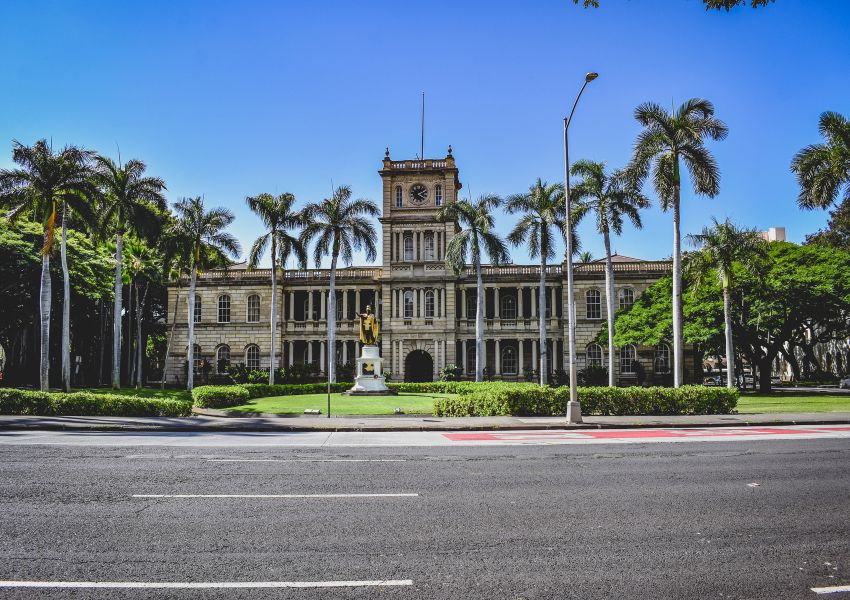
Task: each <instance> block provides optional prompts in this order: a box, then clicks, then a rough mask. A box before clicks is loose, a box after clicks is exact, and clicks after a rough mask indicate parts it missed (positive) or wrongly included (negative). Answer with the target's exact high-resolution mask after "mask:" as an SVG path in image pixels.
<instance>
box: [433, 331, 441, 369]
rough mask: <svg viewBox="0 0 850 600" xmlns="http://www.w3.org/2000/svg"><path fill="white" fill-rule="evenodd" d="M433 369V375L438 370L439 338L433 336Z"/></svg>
mask: <svg viewBox="0 0 850 600" xmlns="http://www.w3.org/2000/svg"><path fill="white" fill-rule="evenodd" d="M434 371H435V373H434V374H435V375H436V374H437V373H439V372H440V340H438V339H437V338H434Z"/></svg>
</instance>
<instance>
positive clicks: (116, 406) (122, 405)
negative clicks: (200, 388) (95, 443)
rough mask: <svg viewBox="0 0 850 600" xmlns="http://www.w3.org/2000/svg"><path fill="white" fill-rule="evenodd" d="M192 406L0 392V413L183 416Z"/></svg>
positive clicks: (107, 397)
mask: <svg viewBox="0 0 850 600" xmlns="http://www.w3.org/2000/svg"><path fill="white" fill-rule="evenodd" d="M191 408H192V406H191V404H190V403H189V402H184V401H181V400H163V399H160V398H141V397H139V396H124V395H117V394H93V393H91V392H73V393H70V394H66V393H63V392H53V393H52V392H36V391H30V390H18V389H13V388H2V389H0V414H4V415H40V416H62V415H73V416H98V417H183V416H188V415H189V414H191Z"/></svg>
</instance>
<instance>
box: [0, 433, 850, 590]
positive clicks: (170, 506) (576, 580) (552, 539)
mask: <svg viewBox="0 0 850 600" xmlns="http://www.w3.org/2000/svg"><path fill="white" fill-rule="evenodd" d="M120 435H121V434H109V438H110V439H113V440H114V439H115V438H116V436H120ZM198 435H199V436H203V435H205V434H198ZM269 435H274V434H269ZM202 439H203V438H202ZM848 466H850V440H848V439H846V438H845V439H790V440H788V439H780V440H761V441H749V440H746V441H726V440H723V441H714V442H690V443H632V444H619V445H615V444H603V443H600V444H587V445H531V446H481V447H475V446H461V447H447V446H433V447H314V448H308V447H291V448H288V447H241V448H240V447H221V446H217V447H212V446H211V447H203V446H199V447H169V446H168V444H167V443H165V442H163V444H162V445H159V446H156V445H147V446H138V447H122V446H114V445H113V446H97V445H65V444H57V445H49V446H48V445H37V444H29V445H20V444H15V443H11V444H6V445H0V580H25V581H50V582H59V584H61V583H62V582H68V581H86V582H90V581H101V582H102V581H109V582H135V583H139V582H153V583H156V582H176V583H181V582H182V583H185V582H195V583H198V582H242V583H243V584H252V583H253V582H300V583H303V582H313V583H316V582H318V583H321V582H339V581H346V582H351V581H356V582H361V583H368V582H375V581H388V580H389V582H390V583H391V585H388V586H385V587H374V586H367V587H337V588H309V589H298V588H295V589H293V588H275V589H264V588H260V589H251V588H247V589H241V588H237V589H219V588H211V589H164V590H163V589H121V590H115V589H90V588H85V589H65V588H60V589H30V588H0V598H96V599H99V598H115V597H122V598H129V599H133V598H210V599H212V598H216V599H218V598H228V599H230V598H275V599H279V598H370V599H371V598H377V599H383V598H487V599H490V598H509V599H518V598H525V599H532V598H582V599H590V598H677V599H678V598H694V599H696V598H699V599H703V598H769V599H776V598H817V597H827V598H839V599H840V598H844V597H847V598H850V593H840V592H839V593H835V594H834V595H829V596H818V595H816V594H815V593H814V592H812V591H811V588H813V587H823V586H841V585H848V584H850V519H849V518H848V517H850V472H848ZM752 484H758V485H752ZM175 494H180V495H222V494H229V495H242V496H247V495H262V494H264V495H274V496H280V495H287V494H289V495H309V496H310V497H300V498H293V497H266V498H248V497H224V498H222V497H216V498H209V497H185V498H173V497H134V496H136V495H141V496H150V495H175ZM329 494H330V495H335V496H334V497H327V496H324V497H321V496H320V495H329ZM357 494H404V495H398V496H379V497H375V496H370V497H365V496H345V495H357ZM408 583H409V585H408Z"/></svg>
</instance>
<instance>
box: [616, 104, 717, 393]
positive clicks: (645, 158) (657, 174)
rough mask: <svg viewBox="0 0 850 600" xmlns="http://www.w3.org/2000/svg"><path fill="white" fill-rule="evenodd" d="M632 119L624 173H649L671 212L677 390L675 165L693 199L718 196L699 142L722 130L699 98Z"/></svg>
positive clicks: (713, 165) (645, 109)
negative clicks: (633, 133)
mask: <svg viewBox="0 0 850 600" xmlns="http://www.w3.org/2000/svg"><path fill="white" fill-rule="evenodd" d="M635 119H637V121H638V123H640V124H641V125H642V126H643V131H642V132H641V133H640V134H639V135H638V137H637V140H636V141H635V149H634V156H633V158H632V162H631V164H630V165H629V168H628V170H629V173H630V175H631V176H632V177H634V178H636V179H637V180H638V181H642V180H643V179H645V178H646V177H647V176H649V175H650V173H651V174H652V184H653V188H654V189H655V193H656V194H658V197H659V199H660V200H661V208H662V209H664V210H671V209H672V211H673V362H674V368H673V385H674V386H675V387H679V386H680V385H682V383H683V376H684V370H683V369H684V363H683V360H684V355H683V348H682V239H681V232H680V221H681V217H680V202H681V187H682V179H681V170H680V169H681V163H684V165H685V168H686V170H687V171H688V174H689V175H690V179H691V182H692V183H693V185H694V191H695V192H696V193H697V194H698V195H704V196H708V197H709V198H713V197H714V196H716V195H717V194H718V193H719V192H720V169H719V168H718V166H717V162H716V161H715V160H714V157H713V156H712V155H711V153H710V152H709V151H708V149H707V148H706V147H705V140H706V139H713V140H722V139H723V138H725V137H726V135H727V133H728V129H727V128H726V125H725V124H724V123H723V121H720V120H719V119H717V118H716V117H715V116H714V105H712V103H711V102H709V101H708V100H703V99H699V98H692V99H690V100H688V101H687V102H685V103H684V104H682V105H681V106H680V107H679V108H678V109H677V110H676V111H675V112H667V110H665V109H664V108H663V107H662V106H661V105H659V104H655V103H653V102H647V103H644V104H641V105H640V106H638V107H637V108H636V109H635Z"/></svg>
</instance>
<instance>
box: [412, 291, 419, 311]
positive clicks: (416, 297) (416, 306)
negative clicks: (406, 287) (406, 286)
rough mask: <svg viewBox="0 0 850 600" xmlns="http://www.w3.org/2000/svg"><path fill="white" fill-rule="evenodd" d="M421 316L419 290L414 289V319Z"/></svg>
mask: <svg viewBox="0 0 850 600" xmlns="http://www.w3.org/2000/svg"><path fill="white" fill-rule="evenodd" d="M418 316H419V290H418V289H417V288H413V318H414V319H415V318H417V317H418Z"/></svg>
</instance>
